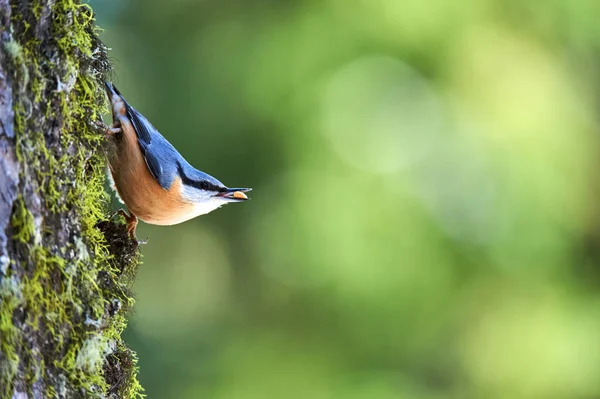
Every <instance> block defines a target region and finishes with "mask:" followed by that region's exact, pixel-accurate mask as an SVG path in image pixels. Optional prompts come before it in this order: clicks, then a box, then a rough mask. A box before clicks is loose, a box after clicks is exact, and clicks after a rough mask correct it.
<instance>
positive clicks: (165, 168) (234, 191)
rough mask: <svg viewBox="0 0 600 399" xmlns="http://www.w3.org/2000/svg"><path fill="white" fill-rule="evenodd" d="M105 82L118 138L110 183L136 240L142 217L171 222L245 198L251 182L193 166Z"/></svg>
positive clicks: (111, 131)
mask: <svg viewBox="0 0 600 399" xmlns="http://www.w3.org/2000/svg"><path fill="white" fill-rule="evenodd" d="M104 86H105V88H106V93H107V95H108V98H109V100H110V105H111V111H112V119H113V123H112V125H111V126H110V127H107V126H105V128H104V133H105V135H106V137H108V138H109V139H111V141H112V142H113V143H114V146H112V147H114V148H112V150H111V151H109V154H108V166H109V171H110V175H109V177H110V178H111V180H112V182H111V186H112V187H113V188H114V189H115V190H116V192H117V196H118V198H119V199H120V201H121V202H122V203H124V204H125V206H126V207H127V209H128V210H129V213H127V212H126V211H125V210H123V209H121V210H119V211H118V212H117V213H118V214H120V215H122V216H123V217H124V218H125V220H126V221H127V232H128V234H129V236H130V238H131V240H132V241H133V242H134V243H135V244H137V243H138V241H137V238H136V234H135V230H136V227H137V224H138V218H139V219H141V220H142V221H144V222H146V223H148V224H154V225H161V226H169V225H174V224H178V223H182V222H185V221H187V220H190V219H193V218H195V217H197V216H200V215H204V214H207V213H209V212H212V211H214V210H215V209H217V208H220V207H221V206H222V205H225V204H228V203H230V202H244V201H247V200H248V199H249V198H248V196H247V195H246V194H245V193H247V192H249V191H251V190H252V189H251V188H229V187H227V186H225V185H224V184H223V183H221V182H220V181H219V180H217V179H216V178H214V177H212V176H211V175H209V174H207V173H204V172H202V171H200V170H198V169H196V168H195V167H193V166H192V165H191V164H190V163H189V162H188V161H186V160H185V158H184V157H183V156H182V155H181V154H180V153H179V151H177V150H176V149H175V147H174V146H173V145H172V144H171V143H169V141H167V139H166V138H164V137H163V135H162V134H160V133H159V131H158V130H157V129H156V128H155V127H154V126H152V124H151V123H150V122H149V121H148V119H146V118H145V117H144V116H143V115H142V114H141V113H139V112H138V111H137V110H136V109H135V108H133V107H132V106H131V105H129V103H128V102H127V101H126V100H125V98H124V97H123V96H122V95H121V93H120V92H119V90H117V88H116V87H115V86H114V85H113V84H112V83H110V82H107V81H105V82H104Z"/></svg>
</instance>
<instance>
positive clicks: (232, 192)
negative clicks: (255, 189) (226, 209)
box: [217, 188, 252, 201]
mask: <svg viewBox="0 0 600 399" xmlns="http://www.w3.org/2000/svg"><path fill="white" fill-rule="evenodd" d="M248 191H252V189H251V188H228V189H227V191H224V192H222V193H219V194H217V197H225V198H227V199H230V200H232V201H246V200H249V199H250V198H248V196H246V194H244V193H247V192H248Z"/></svg>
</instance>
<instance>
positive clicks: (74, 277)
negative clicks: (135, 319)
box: [0, 0, 141, 399]
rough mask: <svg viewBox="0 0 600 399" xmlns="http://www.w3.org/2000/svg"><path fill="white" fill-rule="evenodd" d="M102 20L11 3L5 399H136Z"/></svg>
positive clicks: (0, 143)
mask: <svg viewBox="0 0 600 399" xmlns="http://www.w3.org/2000/svg"><path fill="white" fill-rule="evenodd" d="M96 32H97V30H96V27H95V22H94V15H93V13H92V10H91V9H90V7H89V6H88V5H82V4H80V2H79V1H78V0H30V1H27V0H0V397H1V398H15V399H16V398H18V399H22V398H35V399H38V398H94V397H99V398H131V397H136V396H138V395H139V392H140V391H141V387H140V385H139V383H138V382H137V379H136V358H135V354H134V353H133V352H132V351H131V350H129V349H128V348H127V347H126V346H125V345H124V343H123V341H122V340H121V333H122V331H123V329H124V328H125V324H126V319H125V314H126V312H127V310H128V309H129V308H130V307H131V305H132V303H133V299H132V295H131V293H130V291H129V286H130V284H131V282H132V280H133V276H134V274H135V270H136V268H137V265H138V253H137V250H136V248H135V247H134V246H133V244H132V243H131V242H130V241H129V239H128V237H127V233H126V231H125V228H124V226H123V224H122V223H120V224H117V223H114V222H112V221H109V220H108V205H107V204H108V200H109V196H108V194H107V193H106V191H105V175H106V163H105V156H104V151H103V143H104V141H103V135H102V132H101V131H99V129H98V128H96V127H94V126H96V125H95V122H98V121H100V118H101V117H100V115H101V113H102V112H103V111H105V110H106V97H105V94H104V92H103V89H102V80H103V79H104V77H105V76H106V74H107V73H109V72H110V66H109V63H108V59H107V55H106V48H105V47H104V45H103V44H102V43H101V42H100V41H99V40H98V37H97V35H96Z"/></svg>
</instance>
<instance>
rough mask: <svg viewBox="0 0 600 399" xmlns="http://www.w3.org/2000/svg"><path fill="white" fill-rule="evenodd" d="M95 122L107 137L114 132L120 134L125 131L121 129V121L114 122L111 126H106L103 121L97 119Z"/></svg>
mask: <svg viewBox="0 0 600 399" xmlns="http://www.w3.org/2000/svg"><path fill="white" fill-rule="evenodd" d="M93 123H94V125H96V127H97V128H98V129H100V130H102V132H103V133H104V135H105V136H106V137H110V136H112V135H114V134H118V133H121V132H122V131H123V130H122V129H121V124H120V123H119V121H115V122H113V124H112V125H111V126H106V125H105V124H104V122H102V121H95V122H93Z"/></svg>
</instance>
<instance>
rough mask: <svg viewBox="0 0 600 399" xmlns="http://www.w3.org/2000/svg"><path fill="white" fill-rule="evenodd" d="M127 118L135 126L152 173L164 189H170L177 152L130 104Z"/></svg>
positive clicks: (143, 153)
mask: <svg viewBox="0 0 600 399" xmlns="http://www.w3.org/2000/svg"><path fill="white" fill-rule="evenodd" d="M127 117H128V118H129V120H130V121H131V123H132V125H133V128H134V130H135V133H136V135H137V139H138V143H139V145H140V148H141V150H142V155H143V156H144V159H145V160H146V165H148V169H149V170H150V173H151V174H152V176H154V178H155V179H156V181H158V183H159V184H160V185H161V187H162V188H164V189H168V188H169V187H171V183H172V182H173V176H174V172H175V168H176V164H177V154H178V153H177V150H175V148H174V147H173V146H172V145H171V144H170V143H169V142H168V141H167V140H166V139H165V138H164V137H163V136H162V135H161V134H160V133H159V132H158V131H157V130H156V128H155V127H154V126H152V124H151V123H150V122H149V121H148V120H147V119H146V118H145V117H144V116H143V115H142V114H140V113H139V112H138V111H136V110H135V109H134V108H133V107H131V106H130V105H129V104H127Z"/></svg>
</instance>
